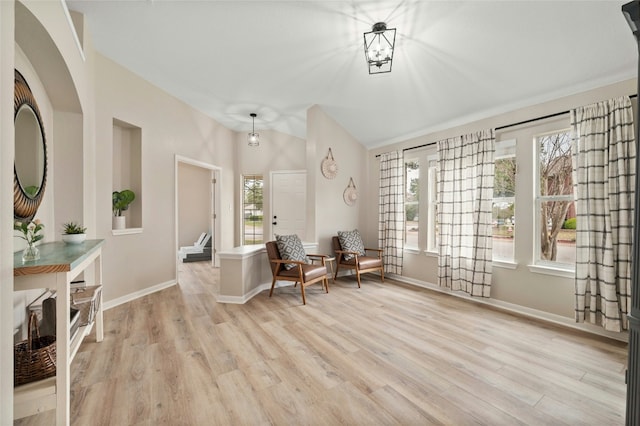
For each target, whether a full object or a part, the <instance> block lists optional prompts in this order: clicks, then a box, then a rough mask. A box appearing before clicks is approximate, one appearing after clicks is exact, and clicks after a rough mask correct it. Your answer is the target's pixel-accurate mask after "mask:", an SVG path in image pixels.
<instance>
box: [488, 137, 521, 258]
mask: <svg viewBox="0 0 640 426" xmlns="http://www.w3.org/2000/svg"><path fill="white" fill-rule="evenodd" d="M509 147H510V148H511V149H507V148H509ZM496 151H502V152H503V153H504V152H505V151H506V152H509V153H510V154H508V155H504V156H502V157H498V158H496V160H495V171H494V181H493V208H492V209H491V212H492V225H493V226H492V234H493V259H495V260H502V261H507V262H512V261H513V260H514V257H515V255H514V246H515V244H514V241H515V235H516V217H515V214H516V211H515V196H516V157H515V141H501V142H498V143H496Z"/></svg>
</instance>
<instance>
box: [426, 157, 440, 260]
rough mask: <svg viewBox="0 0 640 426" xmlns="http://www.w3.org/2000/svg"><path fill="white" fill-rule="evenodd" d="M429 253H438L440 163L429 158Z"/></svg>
mask: <svg viewBox="0 0 640 426" xmlns="http://www.w3.org/2000/svg"><path fill="white" fill-rule="evenodd" d="M427 163H428V165H429V166H428V168H427V185H428V188H427V251H429V252H433V253H436V252H437V251H438V161H437V156H435V155H430V156H429V157H427Z"/></svg>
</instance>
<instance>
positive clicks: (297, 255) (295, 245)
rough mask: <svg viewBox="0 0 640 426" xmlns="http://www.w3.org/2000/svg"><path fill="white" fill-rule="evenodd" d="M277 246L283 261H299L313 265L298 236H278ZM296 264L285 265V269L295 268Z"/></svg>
mask: <svg viewBox="0 0 640 426" xmlns="http://www.w3.org/2000/svg"><path fill="white" fill-rule="evenodd" d="M276 245H277V246H278V251H279V252H280V257H282V259H283V260H298V261H300V262H305V263H311V260H310V259H309V258H308V257H307V253H305V251H304V247H303V246H302V241H300V237H298V236H297V235H296V234H293V235H276ZM295 266H296V264H295V263H285V264H284V267H285V269H291V268H293V267H295Z"/></svg>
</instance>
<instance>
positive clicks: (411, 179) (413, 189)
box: [404, 160, 420, 248]
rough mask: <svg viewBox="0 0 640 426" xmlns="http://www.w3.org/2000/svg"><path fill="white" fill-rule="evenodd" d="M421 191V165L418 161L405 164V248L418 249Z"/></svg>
mask: <svg viewBox="0 0 640 426" xmlns="http://www.w3.org/2000/svg"><path fill="white" fill-rule="evenodd" d="M419 189H420V163H419V161H418V160H411V161H407V162H405V197H404V212H405V233H404V240H405V247H408V248H418V230H419V227H418V219H419V214H418V213H419V210H420V205H419V201H420V200H419V195H418V192H419Z"/></svg>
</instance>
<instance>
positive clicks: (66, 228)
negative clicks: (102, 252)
mask: <svg viewBox="0 0 640 426" xmlns="http://www.w3.org/2000/svg"><path fill="white" fill-rule="evenodd" d="M62 230H63V233H64V234H84V233H86V232H87V228H85V227H83V226H82V225H79V224H77V223H75V222H67V223H63V224H62Z"/></svg>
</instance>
